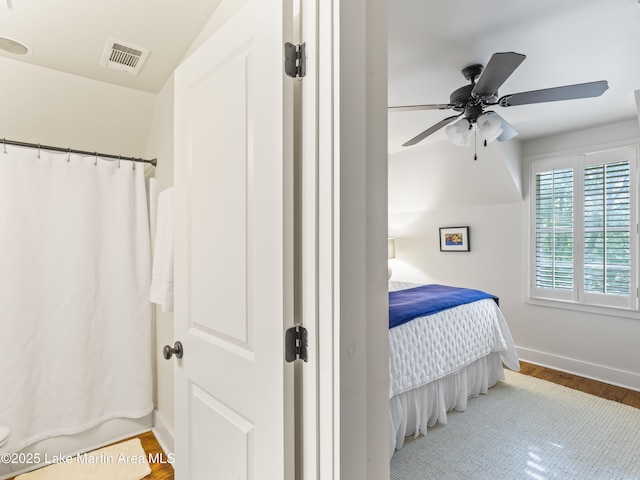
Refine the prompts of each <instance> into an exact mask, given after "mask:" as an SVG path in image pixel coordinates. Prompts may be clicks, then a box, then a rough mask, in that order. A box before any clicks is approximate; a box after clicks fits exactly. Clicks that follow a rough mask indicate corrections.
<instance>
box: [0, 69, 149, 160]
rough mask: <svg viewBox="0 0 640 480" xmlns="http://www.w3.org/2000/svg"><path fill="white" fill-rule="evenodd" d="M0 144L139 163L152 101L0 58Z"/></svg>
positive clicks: (140, 94) (124, 90) (142, 94)
mask: <svg viewBox="0 0 640 480" xmlns="http://www.w3.org/2000/svg"><path fill="white" fill-rule="evenodd" d="M0 71H1V72H2V74H1V75H0V91H2V92H3V95H2V114H1V115H0V138H3V137H4V138H7V139H10V140H17V141H22V142H29V143H40V144H42V145H51V146H54V147H63V148H68V147H70V148H74V149H77V150H86V151H98V152H101V153H109V154H114V155H123V156H136V157H142V156H143V155H144V153H145V147H146V145H147V136H148V133H149V125H150V122H151V116H152V112H153V105H154V101H155V95H153V94H150V93H145V92H141V91H138V90H132V89H129V88H124V87H118V86H115V85H110V84H107V83H103V82H98V81H95V80H89V79H86V78H82V77H78V76H75V75H70V74H67V73H62V72H58V71H56V70H50V69H47V68H43V67H38V66H35V65H30V64H27V63H22V62H18V61H15V60H12V59H8V58H0Z"/></svg>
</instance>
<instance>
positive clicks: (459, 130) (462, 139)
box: [444, 118, 471, 147]
mask: <svg viewBox="0 0 640 480" xmlns="http://www.w3.org/2000/svg"><path fill="white" fill-rule="evenodd" d="M469 127H470V124H469V120H467V119H466V118H463V119H462V120H458V121H457V122H456V123H454V124H452V125H449V126H448V127H446V128H445V129H444V131H445V133H446V134H447V137H449V140H451V143H453V144H454V145H458V146H459V147H468V146H469V145H470V143H471V129H470V128H469Z"/></svg>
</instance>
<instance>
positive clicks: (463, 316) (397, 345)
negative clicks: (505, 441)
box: [389, 282, 520, 455]
mask: <svg viewBox="0 0 640 480" xmlns="http://www.w3.org/2000/svg"><path fill="white" fill-rule="evenodd" d="M450 289H451V291H452V292H453V291H454V290H455V292H457V293H460V294H461V295H462V296H463V298H464V300H463V301H464V302H465V303H463V304H460V305H456V306H450V305H455V303H456V302H449V300H444V301H442V302H440V303H439V304H438V305H437V306H435V307H433V308H431V310H432V311H430V312H429V313H427V314H425V315H419V316H416V315H417V313H416V312H422V311H423V310H420V309H419V308H418V309H417V310H416V309H414V308H413V305H409V308H407V305H408V304H409V303H412V302H414V299H415V298H418V301H417V303H424V300H423V299H420V297H422V296H430V297H434V298H436V300H439V299H440V297H441V294H442V295H443V296H446V295H448V291H449V290H450ZM389 292H390V294H389V318H390V328H389V420H390V425H391V428H390V436H389V449H390V453H391V455H393V453H394V451H395V450H396V449H398V448H400V447H402V445H403V444H404V438H405V436H407V435H415V436H416V437H417V436H418V435H419V434H420V433H422V434H426V433H427V427H431V426H433V425H435V424H436V423H443V424H444V423H447V412H448V411H450V410H453V409H455V410H458V411H464V410H466V408H467V400H468V398H470V397H474V396H478V395H479V394H481V393H483V394H486V393H487V391H488V389H489V388H490V387H492V386H494V385H495V384H496V383H497V382H498V381H499V380H504V378H505V377H504V366H506V367H507V368H509V369H511V370H514V371H519V370H520V364H519V361H518V356H517V354H516V351H515V347H514V345H513V339H512V337H511V333H510V332H509V328H508V326H507V323H506V321H505V318H504V316H503V315H502V312H501V310H500V307H499V304H498V302H499V300H498V298H496V297H493V296H492V295H490V294H487V293H485V292H481V291H478V290H470V289H454V287H449V286H442V285H418V284H413V283H405V282H389ZM391 292H397V293H391ZM476 292H479V293H476ZM467 295H470V296H467ZM401 296H402V298H401ZM470 299H472V300H470ZM428 310H429V309H428ZM411 317H412V318H411Z"/></svg>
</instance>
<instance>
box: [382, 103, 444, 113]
mask: <svg viewBox="0 0 640 480" xmlns="http://www.w3.org/2000/svg"><path fill="white" fill-rule="evenodd" d="M451 107H453V105H450V104H448V103H434V104H431V105H406V106H398V107H388V108H389V111H390V112H411V111H414V110H448V109H449V108H451Z"/></svg>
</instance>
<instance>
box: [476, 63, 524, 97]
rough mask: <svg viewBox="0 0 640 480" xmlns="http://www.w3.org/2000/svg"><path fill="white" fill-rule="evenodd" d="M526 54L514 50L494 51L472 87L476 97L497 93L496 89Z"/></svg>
mask: <svg viewBox="0 0 640 480" xmlns="http://www.w3.org/2000/svg"><path fill="white" fill-rule="evenodd" d="M525 58H526V55H522V54H521V53H515V52H503V53H494V54H493V56H492V57H491V60H489V63H488V64H487V66H486V67H485V68H484V71H483V72H482V74H481V75H480V78H479V79H478V81H477V82H476V85H475V87H473V92H472V93H473V94H475V95H476V96H478V97H481V98H482V97H487V96H491V95H497V93H498V89H499V88H500V87H501V86H502V84H503V83H504V82H505V80H507V78H509V77H510V76H511V74H512V73H513V72H514V70H515V69H516V68H518V66H519V65H520V64H521V63H522V62H523V61H524V59H525Z"/></svg>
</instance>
